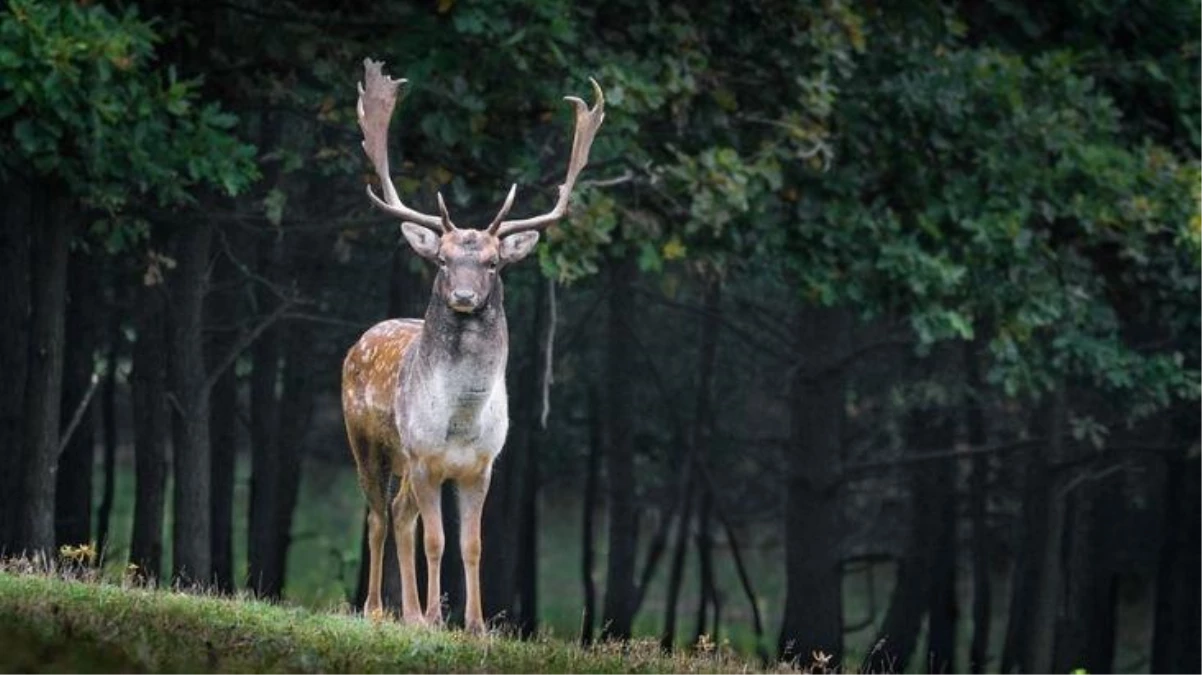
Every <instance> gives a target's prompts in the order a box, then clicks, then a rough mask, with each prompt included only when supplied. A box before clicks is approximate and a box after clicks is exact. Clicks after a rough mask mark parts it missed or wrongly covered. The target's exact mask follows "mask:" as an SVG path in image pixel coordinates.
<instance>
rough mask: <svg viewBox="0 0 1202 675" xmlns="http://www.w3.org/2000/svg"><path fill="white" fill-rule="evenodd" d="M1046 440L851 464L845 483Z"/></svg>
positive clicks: (1023, 446) (993, 452)
mask: <svg viewBox="0 0 1202 675" xmlns="http://www.w3.org/2000/svg"><path fill="white" fill-rule="evenodd" d="M1047 442H1048V439H1046V438H1028V439H1024V440H1021V441H1013V442H1011V443H1001V444H999V445H988V446H984V447H980V448H958V449H955V450H937V451H933V452H917V453H913V454H907V456H904V457H899V458H897V459H886V460H879V461H874V462H861V463H859V464H850V465H848V466H845V467H843V481H844V482H850V481H853V480H859V479H860V478H870V477H871V476H856V475H854V474H857V473H869V472H873V471H877V470H879V469H896V468H898V467H901V466H909V465H912V464H923V463H925V462H938V461H942V460H945V459H961V458H964V457H975V456H977V455H992V454H1000V453H1003V452H1013V451H1015V450H1022V449H1024V448H1029V447H1031V446H1034V445H1039V444H1041V443H1047Z"/></svg>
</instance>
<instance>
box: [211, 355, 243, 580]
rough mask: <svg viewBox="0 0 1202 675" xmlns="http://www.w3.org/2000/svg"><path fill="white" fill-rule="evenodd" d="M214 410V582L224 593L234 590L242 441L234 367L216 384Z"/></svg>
mask: <svg viewBox="0 0 1202 675" xmlns="http://www.w3.org/2000/svg"><path fill="white" fill-rule="evenodd" d="M212 398H213V403H212V409H211V411H210V418H209V419H210V426H211V427H212V430H213V431H212V438H213V455H212V465H211V473H210V478H209V481H210V483H211V485H210V487H211V488H212V490H213V495H212V501H211V502H210V504H209V518H210V519H211V521H212V528H213V539H212V542H211V543H212V547H211V555H212V557H213V585H214V586H215V587H216V588H217V590H219V591H221V592H223V593H230V592H232V591H233V590H234V533H233V527H234V468H235V465H236V461H237V443H238V427H237V424H238V378H237V375H236V374H235V373H234V369H233V368H232V367H231V368H229V369H227V370H226V371H225V372H224V373H222V374H221V376H220V377H218V378H217V382H216V383H214V385H213V394H212Z"/></svg>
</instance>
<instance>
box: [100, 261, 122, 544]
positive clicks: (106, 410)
mask: <svg viewBox="0 0 1202 675" xmlns="http://www.w3.org/2000/svg"><path fill="white" fill-rule="evenodd" d="M116 283H118V282H117V281H116V280H114V285H115V284H116ZM113 293H114V296H115V295H116V294H117V289H116V288H114V289H113ZM124 340H125V338H124V336H123V334H122V332H121V313H120V312H119V311H118V310H117V303H116V302H114V303H113V306H112V307H111V308H110V313H109V322H108V342H107V349H108V354H107V355H106V357H105V361H106V362H107V364H108V366H107V368H106V369H105V372H104V390H103V391H102V392H101V399H100V406H101V419H102V420H103V422H102V427H101V428H102V429H103V432H104V461H103V463H102V468H101V472H102V475H103V481H102V483H103V487H102V488H101V493H100V506H99V508H98V509H97V511H96V542H97V546H98V548H99V550H100V559H101V560H104V559H106V558H107V557H108V547H109V532H110V529H111V527H112V514H113V500H114V499H115V498H116V493H117V444H118V442H119V440H118V438H117V364H118V362H119V361H120V358H121V353H122V349H121V346H122V344H123V343H124Z"/></svg>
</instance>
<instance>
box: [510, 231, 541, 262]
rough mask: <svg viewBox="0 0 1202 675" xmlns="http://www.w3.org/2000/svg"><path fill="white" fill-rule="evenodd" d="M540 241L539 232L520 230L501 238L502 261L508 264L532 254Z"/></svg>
mask: <svg viewBox="0 0 1202 675" xmlns="http://www.w3.org/2000/svg"><path fill="white" fill-rule="evenodd" d="M537 243H538V232H537V231H535V232H518V233H517V234H511V235H509V236H508V237H505V238H504V239H502V240H501V262H503V263H505V264H506V265H508V264H509V263H515V262H517V261H519V260H521V259H522V258H525V257H526V256H528V255H530V252H531V251H533V250H534V245H535V244H537Z"/></svg>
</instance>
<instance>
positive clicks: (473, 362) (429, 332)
mask: <svg viewBox="0 0 1202 675" xmlns="http://www.w3.org/2000/svg"><path fill="white" fill-rule="evenodd" d="M417 352H418V354H417V356H418V361H419V362H420V363H421V364H422V366H421V367H422V369H434V368H437V369H439V370H441V371H453V372H454V373H456V374H457V377H456V378H455V381H456V384H457V385H459V386H461V387H462V388H465V389H468V390H473V391H479V390H481V389H483V388H484V385H486V384H489V383H491V382H492V381H493V380H494V379H496V378H499V379H500V380H501V382H502V383H503V382H504V375H505V363H506V360H507V358H508V355H509V335H508V327H507V326H506V323H505V307H504V292H503V289H502V287H501V281H500V280H499V279H498V280H497V281H496V286H495V287H494V288H493V292H492V293H491V294H490V295H489V298H488V301H487V302H486V303H485V305H484V306H483V307H481V308H480V310H478V311H476V312H473V313H471V314H464V313H462V312H456V311H455V310H453V309H451V308H450V307H448V306H447V304H446V302H444V301H443V300H442V299H440V298H438V297H431V298H430V304H429V306H427V307H426V316H425V326H424V328H423V329H422V336H421V341H420V342H419V343H418V345H417ZM465 393H468V394H470V393H471V391H468V392H465ZM481 393H482V392H481Z"/></svg>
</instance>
